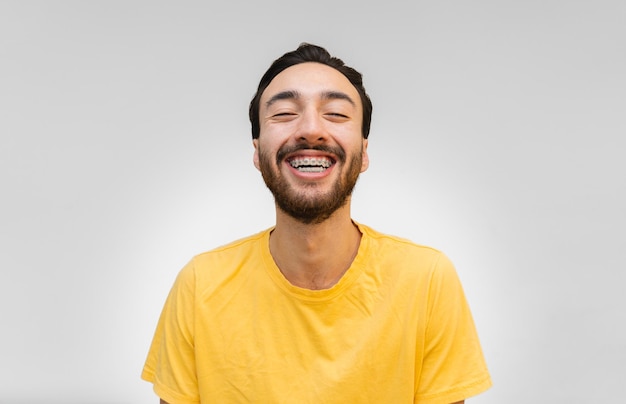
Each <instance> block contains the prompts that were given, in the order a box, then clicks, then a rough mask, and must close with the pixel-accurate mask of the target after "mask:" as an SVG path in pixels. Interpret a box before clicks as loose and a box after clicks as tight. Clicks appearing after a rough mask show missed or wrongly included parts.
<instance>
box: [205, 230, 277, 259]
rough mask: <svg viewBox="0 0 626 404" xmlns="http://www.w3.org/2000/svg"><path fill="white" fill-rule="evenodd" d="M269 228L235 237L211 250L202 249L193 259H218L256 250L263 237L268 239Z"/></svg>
mask: <svg viewBox="0 0 626 404" xmlns="http://www.w3.org/2000/svg"><path fill="white" fill-rule="evenodd" d="M271 230H272V229H271V228H269V229H265V230H263V231H260V232H258V233H255V234H252V235H249V236H246V237H243V238H239V239H236V240H234V241H231V242H229V243H227V244H223V245H221V246H219V247H216V248H213V249H211V250H207V251H204V252H202V253H199V254H197V255H196V256H194V257H193V260H194V261H204V260H212V259H219V258H220V257H228V256H231V255H233V256H241V255H245V254H246V252H251V251H254V250H256V249H257V248H258V247H259V245H260V243H262V242H263V240H264V239H269V233H270V232H271Z"/></svg>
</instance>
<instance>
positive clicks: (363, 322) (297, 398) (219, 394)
mask: <svg viewBox="0 0 626 404" xmlns="http://www.w3.org/2000/svg"><path fill="white" fill-rule="evenodd" d="M358 226H359V229H360V231H361V233H362V234H363V236H362V239H361V245H360V247H359V251H358V253H357V256H356V258H355V260H354V262H353V263H352V266H351V267H350V268H349V269H348V271H347V272H346V273H345V274H344V276H343V277H342V278H341V280H340V281H339V282H338V283H337V284H336V285H335V286H333V287H332V288H330V289H326V290H308V289H303V288H299V287H296V286H293V285H291V284H290V283H289V282H288V281H287V280H286V279H285V278H284V277H283V275H282V274H281V272H280V270H279V269H278V267H277V266H276V264H275V263H274V261H273V259H272V256H271V255H270V252H269V234H270V230H266V231H264V232H262V233H259V234H257V235H254V236H252V237H249V238H246V239H243V240H239V241H236V242H234V243H232V244H229V245H227V246H224V247H221V248H218V249H216V250H213V251H210V252H207V253H204V254H200V255H198V256H196V257H194V258H193V259H192V261H191V262H190V263H189V264H188V265H187V266H186V267H185V268H183V269H182V271H181V272H180V274H179V275H178V277H177V279H176V282H175V284H174V286H173V288H172V290H171V292H170V294H169V296H168V298H167V302H166V304H165V307H164V309H163V312H162V314H161V318H160V320H159V323H158V326H157V329H156V332H155V336H154V340H153V342H152V345H151V347H150V352H149V354H148V358H147V360H146V364H145V367H144V369H143V373H142V378H144V379H145V380H148V381H150V382H152V383H153V384H154V390H155V392H156V393H157V395H158V396H159V397H161V398H162V399H163V400H165V401H167V402H169V403H170V404H179V403H180V404H187V403H189V404H191V403H199V402H202V403H290V404H291V403H342V404H345V403H412V402H415V403H452V402H455V401H459V400H463V399H466V398H468V397H470V396H472V395H475V394H478V393H480V392H482V391H484V390H486V389H487V388H489V387H490V386H491V379H490V377H489V373H488V371H487V367H486V365H485V361H484V359H483V355H482V351H481V348H480V344H479V341H478V337H477V335H476V331H475V327H474V324H473V320H472V317H471V314H470V310H469V308H468V305H467V303H466V300H465V296H464V294H463V290H462V288H461V284H460V282H459V279H458V277H457V274H456V272H455V270H454V268H453V266H452V264H451V263H450V262H449V261H448V259H447V258H446V257H445V256H444V255H443V254H442V253H440V252H439V251H437V250H434V249H432V248H428V247H423V246H419V245H416V244H413V243H411V242H409V241H406V240H402V239H399V238H396V237H391V236H387V235H383V234H380V233H378V232H376V231H374V230H372V229H370V228H369V227H367V226H363V225H358Z"/></svg>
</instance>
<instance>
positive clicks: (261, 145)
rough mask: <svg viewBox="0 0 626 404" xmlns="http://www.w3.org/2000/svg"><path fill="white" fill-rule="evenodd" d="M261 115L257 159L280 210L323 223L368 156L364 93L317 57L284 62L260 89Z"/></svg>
mask: <svg viewBox="0 0 626 404" xmlns="http://www.w3.org/2000/svg"><path fill="white" fill-rule="evenodd" d="M259 119H260V129H261V131H260V135H259V138H258V139H255V140H254V141H253V142H254V147H255V152H254V165H255V166H256V167H257V168H258V169H259V170H260V171H261V174H262V175H263V179H264V180H265V184H266V185H267V187H268V188H269V189H270V191H272V194H274V198H275V200H276V204H277V205H278V207H279V208H280V209H281V210H282V211H284V212H285V213H287V214H288V215H290V216H292V217H294V218H295V219H298V220H300V221H301V222H303V223H320V222H322V221H324V220H325V219H327V218H328V217H330V215H332V213H333V212H335V211H336V210H337V209H338V208H340V207H342V206H344V205H345V204H346V203H347V202H348V201H349V199H350V195H351V193H352V190H353V188H354V185H355V184H356V181H357V178H358V176H359V174H360V173H361V172H363V171H365V170H366V169H367V166H368V164H369V160H368V157H367V140H366V139H363V138H362V135H361V126H362V119H363V107H362V104H361V99H360V97H359V94H358V92H357V91H356V89H355V88H354V86H352V84H351V83H350V81H349V80H348V79H347V78H346V77H345V76H344V75H343V74H341V73H340V72H338V71H337V70H335V69H333V68H332V67H329V66H326V65H323V64H319V63H301V64H298V65H295V66H291V67H289V68H287V69H285V70H283V71H282V72H281V73H280V74H278V75H277V76H276V77H275V78H274V79H273V80H272V82H271V83H270V84H269V86H268V87H267V88H266V89H265V91H264V92H263V94H262V96H261V100H260V105H259Z"/></svg>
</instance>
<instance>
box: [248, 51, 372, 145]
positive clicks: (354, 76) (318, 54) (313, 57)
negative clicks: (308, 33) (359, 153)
mask: <svg viewBox="0 0 626 404" xmlns="http://www.w3.org/2000/svg"><path fill="white" fill-rule="evenodd" d="M306 62H316V63H321V64H324V65H327V66H330V67H332V68H334V69H336V70H338V71H339V72H340V73H341V74H343V75H344V76H346V78H347V79H348V80H349V81H350V83H352V85H353V86H354V87H355V88H356V91H357V92H358V93H359V96H360V97H361V103H362V104H363V126H362V128H361V132H362V134H363V138H364V139H367V137H368V136H369V133H370V122H371V121H372V101H371V100H370V97H369V96H368V95H367V93H366V92H365V87H363V76H362V75H361V73H359V72H358V71H356V70H354V69H353V68H351V67H349V66H346V65H345V64H344V63H343V60H341V59H339V58H336V57H333V56H331V55H330V53H328V51H327V50H326V49H324V48H322V47H320V46H316V45H311V44H308V43H302V44H300V46H299V47H298V49H296V50H295V51H291V52H287V53H285V54H284V55H283V56H281V57H280V58H278V59H276V60H275V61H274V63H272V65H271V66H270V68H269V69H267V71H266V72H265V74H264V75H263V77H262V78H261V81H260V82H259V87H258V88H257V91H256V94H255V95H254V98H252V101H251V102H250V111H249V115H250V123H251V124H252V138H253V139H257V138H258V137H259V134H260V131H261V128H260V121H259V103H260V101H261V95H262V94H263V91H265V89H266V88H267V86H268V85H269V84H270V82H271V81H272V80H273V79H274V77H276V76H278V74H279V73H280V72H282V71H283V70H285V69H286V68H288V67H291V66H295V65H297V64H300V63H306Z"/></svg>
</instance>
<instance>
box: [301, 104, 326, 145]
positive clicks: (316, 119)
mask: <svg viewBox="0 0 626 404" xmlns="http://www.w3.org/2000/svg"><path fill="white" fill-rule="evenodd" d="M296 137H297V140H298V141H300V142H307V143H310V144H315V143H323V142H325V141H326V140H327V138H328V133H327V131H326V128H325V125H324V121H323V118H322V117H321V116H320V114H319V113H318V112H317V111H315V110H308V111H305V112H304V114H303V115H302V118H301V119H300V125H299V126H298V131H297V134H296Z"/></svg>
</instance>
